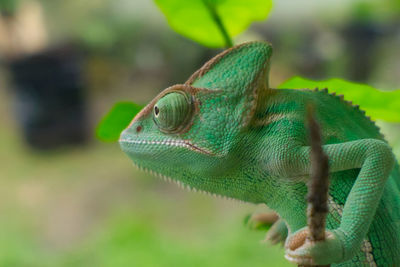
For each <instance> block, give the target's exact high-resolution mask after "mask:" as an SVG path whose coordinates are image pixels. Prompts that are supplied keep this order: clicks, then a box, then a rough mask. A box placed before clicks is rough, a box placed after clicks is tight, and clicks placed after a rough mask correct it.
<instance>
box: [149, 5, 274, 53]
mask: <svg viewBox="0 0 400 267" xmlns="http://www.w3.org/2000/svg"><path fill="white" fill-rule="evenodd" d="M154 1H155V3H156V4H157V5H158V7H159V8H160V9H161V11H162V12H163V13H164V14H165V16H166V17H167V20H168V23H169V25H170V26H171V27H172V28H173V29H174V30H175V31H176V32H178V33H180V34H182V35H184V36H186V37H188V38H190V39H193V40H195V41H197V42H199V43H201V44H203V45H205V46H209V47H222V46H224V45H225V40H224V37H223V35H222V34H221V32H220V30H219V28H218V27H217V24H216V23H215V21H214V20H213V17H212V15H211V13H210V11H209V9H208V8H207V5H211V6H212V7H213V8H214V9H215V11H216V13H217V14H218V15H219V17H220V18H221V21H222V24H223V25H224V26H225V28H226V30H227V33H228V35H229V36H231V37H232V36H236V35H238V34H239V33H241V32H242V31H244V30H245V29H247V28H248V27H249V26H250V24H251V23H252V22H254V21H261V20H264V19H265V18H266V17H267V16H268V14H269V12H270V10H271V8H272V0H247V1H243V0H190V1H186V0H154Z"/></svg>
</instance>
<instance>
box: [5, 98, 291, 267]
mask: <svg viewBox="0 0 400 267" xmlns="http://www.w3.org/2000/svg"><path fill="white" fill-rule="evenodd" d="M10 101H11V98H10V96H9V95H6V94H4V91H0V113H1V114H0V121H1V123H2V126H3V127H2V128H1V131H0V146H1V147H2V149H1V150H0V159H1V172H0V175H1V179H0V196H1V197H0V198H1V200H0V214H1V217H0V229H1V230H0V232H1V234H0V266H38V267H39V266H225V265H228V266H291V265H290V264H289V263H287V262H286V260H285V259H284V258H283V250H282V249H281V248H279V247H272V246H270V245H267V244H260V240H263V239H264V234H265V233H264V232H260V231H251V230H249V229H247V228H246V227H245V226H244V225H243V218H244V217H245V215H246V214H248V213H249V212H253V211H254V210H256V209H259V208H257V207H255V206H253V205H246V204H240V203H238V202H232V201H227V200H220V199H214V198H212V197H209V196H205V195H201V194H198V193H191V192H186V191H182V190H180V189H179V188H177V187H175V185H172V184H168V183H165V182H163V181H159V180H158V179H156V178H153V177H151V176H149V175H146V174H142V173H138V172H136V171H135V170H134V168H133V166H132V165H131V163H130V161H129V159H128V158H127V157H126V156H125V155H124V154H123V153H122V152H121V151H120V149H119V147H118V145H116V144H107V145H105V144H100V143H97V142H96V143H92V144H90V145H88V146H86V147H80V148H63V149H59V150H57V151H53V152H34V151H31V150H29V149H28V148H27V147H25V146H24V144H23V142H21V136H20V135H19V133H18V128H17V127H16V126H15V125H14V122H13V117H12V115H11V114H10V110H12V109H11V106H10V104H9V103H10Z"/></svg>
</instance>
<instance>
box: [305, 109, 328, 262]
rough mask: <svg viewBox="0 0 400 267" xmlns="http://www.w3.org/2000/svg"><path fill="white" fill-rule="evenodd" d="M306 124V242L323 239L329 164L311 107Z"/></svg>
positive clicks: (308, 110)
mask: <svg viewBox="0 0 400 267" xmlns="http://www.w3.org/2000/svg"><path fill="white" fill-rule="evenodd" d="M307 122H308V127H309V133H310V143H311V154H310V157H311V179H310V182H309V184H308V195H307V202H308V208H307V225H308V228H309V231H310V232H309V236H307V240H308V241H322V240H324V239H325V225H326V215H327V213H328V211H329V209H328V191H329V164H328V156H327V155H326V154H325V153H324V151H323V149H322V141H321V129H320V126H319V124H318V122H317V121H316V118H315V112H314V107H313V106H308V107H307ZM328 266H329V265H328ZM303 267H305V266H303Z"/></svg>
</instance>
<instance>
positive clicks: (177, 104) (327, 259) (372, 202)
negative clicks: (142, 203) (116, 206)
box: [119, 41, 400, 266]
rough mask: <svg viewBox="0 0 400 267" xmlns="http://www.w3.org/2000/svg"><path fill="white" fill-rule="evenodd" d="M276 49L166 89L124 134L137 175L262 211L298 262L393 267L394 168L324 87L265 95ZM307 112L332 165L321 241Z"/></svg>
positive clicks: (230, 59) (397, 179) (368, 130)
mask: <svg viewBox="0 0 400 267" xmlns="http://www.w3.org/2000/svg"><path fill="white" fill-rule="evenodd" d="M271 56H272V46H271V45H270V44H269V43H267V42H263V41H254V42H249V43H244V44H240V45H237V46H234V47H232V48H230V49H227V50H225V51H223V52H221V53H220V54H218V55H217V56H215V57H214V58H212V59H211V60H209V61H208V62H207V63H205V64H204V66H202V67H201V68H200V69H199V70H197V71H196V72H195V73H194V74H193V75H192V76H191V77H190V78H189V79H188V80H187V81H186V82H185V83H183V84H177V85H173V86H171V87H168V88H166V89H164V90H163V91H162V92H161V93H160V94H158V95H157V96H156V97H155V98H154V99H153V100H152V101H151V102H150V103H149V104H148V105H147V106H145V107H144V108H143V109H142V110H141V111H140V112H139V113H138V114H137V115H136V116H135V117H134V118H133V120H132V122H131V123H130V125H129V126H128V127H127V128H126V129H125V130H124V131H123V132H122V133H121V136H120V139H119V143H120V146H121V149H122V150H123V151H124V152H125V153H126V154H127V155H128V156H129V158H130V159H131V160H132V161H133V163H134V165H135V166H137V167H138V168H139V169H142V170H145V171H148V172H151V173H153V174H155V175H157V176H160V177H162V178H165V179H167V180H170V181H174V182H176V183H178V184H179V185H181V186H183V187H185V188H187V189H190V190H194V191H202V192H207V193H210V194H212V195H217V196H223V197H227V198H233V199H237V200H241V201H244V202H249V203H255V204H258V203H264V204H266V205H267V206H268V207H269V208H270V209H272V210H273V211H274V212H276V213H277V214H278V215H279V220H278V221H276V222H275V224H274V225H273V226H272V228H271V229H270V232H271V233H269V235H270V236H271V237H272V239H274V240H275V241H277V240H278V241H279V240H280V241H283V242H285V257H286V258H287V259H288V260H290V261H291V262H293V263H296V264H300V265H326V264H331V265H332V266H400V171H399V165H398V163H397V162H396V159H395V157H394V155H393V153H392V150H391V147H390V146H389V145H388V143H387V142H386V141H385V139H384V137H383V135H382V134H381V133H380V130H379V128H378V127H377V126H376V125H375V123H374V122H373V121H372V120H370V119H369V118H368V117H367V116H366V115H365V112H363V111H362V110H360V108H359V107H357V106H353V105H352V104H351V103H349V102H347V101H345V100H343V98H342V96H337V95H335V94H334V93H329V92H328V91H327V90H318V89H317V90H309V89H302V90H297V89H273V88H270V87H269V68H270V61H271ZM308 105H313V107H314V110H315V117H316V118H317V121H318V123H319V124H320V127H321V131H322V140H323V146H322V147H323V150H324V152H325V153H326V155H327V156H328V158H329V170H330V178H329V179H330V185H329V197H328V206H329V213H328V215H327V218H326V239H325V240H323V241H315V242H313V241H309V240H308V239H307V238H306V235H307V231H308V230H307V229H308V228H307V215H306V210H307V200H306V194H307V185H306V184H307V181H308V180H309V179H310V178H309V176H310V142H309V138H308V131H307V126H306V123H305V116H306V109H307V106H308Z"/></svg>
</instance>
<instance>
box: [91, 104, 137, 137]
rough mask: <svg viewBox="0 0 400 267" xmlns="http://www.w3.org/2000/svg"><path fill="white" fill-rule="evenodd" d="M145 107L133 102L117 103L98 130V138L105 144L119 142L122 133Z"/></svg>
mask: <svg viewBox="0 0 400 267" xmlns="http://www.w3.org/2000/svg"><path fill="white" fill-rule="evenodd" d="M142 108H143V107H142V106H140V105H138V104H135V103H132V102H118V103H115V104H114V106H113V107H112V108H111V110H110V111H109V112H108V113H107V114H106V115H105V116H104V117H103V118H102V120H101V122H100V123H99V124H98V126H97V129H96V135H97V138H99V139H100V140H102V141H105V142H115V141H118V139H119V135H120V134H121V132H122V131H123V130H124V129H125V128H126V127H127V126H128V125H129V123H130V122H131V121H132V119H133V117H135V115H136V114H137V113H138V112H139V111H140V110H141V109H142Z"/></svg>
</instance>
